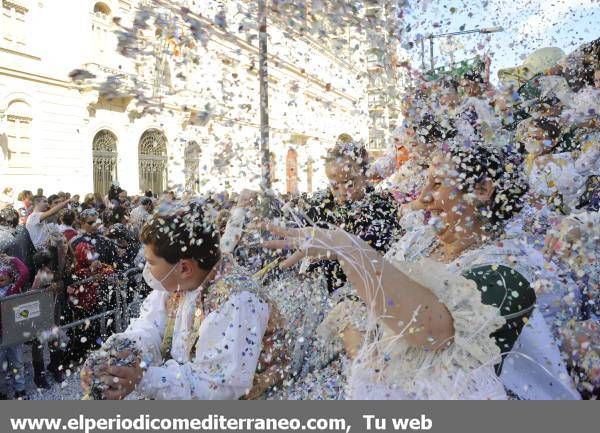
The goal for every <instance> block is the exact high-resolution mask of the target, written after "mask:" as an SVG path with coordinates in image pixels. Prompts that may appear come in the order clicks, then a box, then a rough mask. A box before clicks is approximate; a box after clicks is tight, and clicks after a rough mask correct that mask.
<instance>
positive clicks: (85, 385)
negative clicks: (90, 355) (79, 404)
mask: <svg viewBox="0 0 600 433" xmlns="http://www.w3.org/2000/svg"><path fill="white" fill-rule="evenodd" d="M92 375H93V372H92V369H91V367H90V366H89V365H88V363H87V361H86V362H85V363H84V364H83V367H82V369H81V371H80V372H79V384H80V385H81V389H83V393H84V394H88V393H89V392H90V387H91V386H92Z"/></svg>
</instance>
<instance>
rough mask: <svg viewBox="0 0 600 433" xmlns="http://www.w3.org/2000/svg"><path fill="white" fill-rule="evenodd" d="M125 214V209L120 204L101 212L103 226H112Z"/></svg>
mask: <svg viewBox="0 0 600 433" xmlns="http://www.w3.org/2000/svg"><path fill="white" fill-rule="evenodd" d="M126 215H127V209H125V208H124V207H122V206H116V207H114V208H112V209H106V210H105V211H104V212H102V222H103V223H104V225H105V226H112V225H113V224H117V223H120V222H121V221H122V220H123V217H125V216H126Z"/></svg>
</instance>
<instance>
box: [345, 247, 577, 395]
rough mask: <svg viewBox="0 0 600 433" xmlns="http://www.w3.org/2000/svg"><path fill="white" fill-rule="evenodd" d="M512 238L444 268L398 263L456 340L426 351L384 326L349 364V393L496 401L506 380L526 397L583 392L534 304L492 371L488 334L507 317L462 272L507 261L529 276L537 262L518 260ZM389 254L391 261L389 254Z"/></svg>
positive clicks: (493, 352) (495, 354)
mask: <svg viewBox="0 0 600 433" xmlns="http://www.w3.org/2000/svg"><path fill="white" fill-rule="evenodd" d="M510 242H511V241H510V240H507V241H506V243H505V244H504V245H503V246H502V248H498V247H497V246H495V245H491V246H488V247H484V248H481V249H478V250H474V251H471V252H468V253H466V254H463V256H461V257H460V258H459V259H458V260H456V261H454V262H453V263H450V264H449V265H447V266H446V265H443V264H440V263H437V262H434V261H431V260H428V259H421V260H419V261H418V262H415V263H412V264H408V263H403V262H396V261H395V265H396V266H397V267H398V268H400V269H402V270H403V271H405V272H406V273H407V274H408V275H410V277H411V278H413V279H414V280H415V281H418V282H419V283H420V284H422V285H424V286H426V287H429V288H430V289H431V290H432V291H433V292H434V293H435V294H436V295H437V296H438V297H439V299H440V300H441V301H442V302H443V303H444V304H445V305H446V307H447V308H448V310H449V312H450V314H451V315H452V317H453V320H454V328H455V338H454V342H453V344H452V346H451V347H450V348H448V349H446V350H443V351H438V352H435V353H432V352H426V351H424V350H422V349H416V348H410V347H408V346H407V345H406V344H405V343H404V342H403V341H402V339H401V338H398V337H399V336H396V335H393V334H392V333H391V332H390V330H389V329H386V328H385V326H384V330H383V339H382V340H381V342H378V343H376V344H375V345H373V346H372V347H371V348H369V347H367V348H365V349H364V350H363V353H362V354H361V356H359V357H358V359H357V360H356V361H355V362H354V364H353V365H352V367H351V369H350V372H349V379H348V381H349V391H348V397H349V398H356V399H396V398H397V399H406V398H410V399H495V398H504V397H505V394H504V386H505V387H506V388H507V389H510V390H511V391H513V392H514V393H516V394H517V395H518V396H519V397H521V398H527V399H578V398H580V397H579V394H578V393H577V392H576V391H575V389H574V387H573V384H572V383H571V381H570V379H569V377H568V375H567V372H566V368H565V366H564V364H563V363H562V361H561V359H560V354H559V352H558V347H557V345H556V342H555V341H554V339H553V337H552V335H551V333H550V331H549V329H548V326H547V325H546V323H545V321H544V319H543V317H542V316H541V314H539V312H537V310H534V312H533V314H532V316H531V319H530V321H529V322H528V324H527V325H526V326H525V327H524V328H523V331H522V332H521V334H520V336H519V338H518V339H517V342H516V343H515V345H514V347H513V350H512V352H511V354H509V355H507V357H506V359H505V361H504V364H503V369H502V374H501V376H500V378H498V377H497V376H496V374H495V372H494V370H493V365H494V364H495V363H497V362H498V360H499V356H500V349H499V348H498V347H497V346H496V344H495V341H494V339H493V338H492V337H490V334H491V333H492V332H494V331H495V330H497V329H498V328H500V327H501V326H502V325H503V324H504V319H503V318H502V317H501V316H500V313H499V311H498V309H497V308H494V307H491V306H487V305H484V304H482V302H481V294H480V292H479V291H478V289H477V287H476V285H475V283H474V282H472V281H469V280H466V279H465V278H463V277H462V276H461V275H460V274H461V273H462V272H463V271H464V270H466V269H471V268H473V267H475V266H483V265H494V264H496V265H499V264H505V265H506V266H509V267H511V268H513V269H516V270H517V271H518V272H520V273H521V274H522V275H523V276H524V277H525V278H526V279H528V280H529V281H531V279H532V278H534V277H535V270H534V268H535V267H530V266H527V264H528V261H527V260H524V259H522V260H519V259H518V258H517V257H518V256H519V252H518V251H519V247H518V246H516V245H515V246H513V247H511V246H509V245H508V244H509V243H510ZM399 243H400V244H402V240H401V241H400V242H399ZM391 251H392V250H391ZM394 251H395V252H396V254H403V253H401V252H402V251H403V248H402V245H396V247H395V249H394ZM411 255H412V256H414V251H413V253H412V254H411ZM387 258H388V260H392V261H394V258H393V257H390V255H388V256H387ZM340 309H341V308H340ZM386 342H387V347H386ZM390 343H393V344H390Z"/></svg>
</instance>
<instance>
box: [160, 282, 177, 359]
mask: <svg viewBox="0 0 600 433" xmlns="http://www.w3.org/2000/svg"><path fill="white" fill-rule="evenodd" d="M181 299H182V293H181V292H176V293H173V294H171V295H169V297H168V298H167V300H166V303H167V305H166V309H167V326H166V328H165V334H164V336H163V340H162V343H161V345H160V353H161V355H162V357H163V361H167V360H169V359H171V357H172V356H171V347H172V346H173V332H174V331H175V319H176V318H177V310H178V309H179V304H180V303H181Z"/></svg>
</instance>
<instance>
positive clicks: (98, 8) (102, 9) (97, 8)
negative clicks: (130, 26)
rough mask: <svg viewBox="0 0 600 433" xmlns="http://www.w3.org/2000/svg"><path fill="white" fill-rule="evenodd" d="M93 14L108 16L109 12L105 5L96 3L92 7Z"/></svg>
mask: <svg viewBox="0 0 600 433" xmlns="http://www.w3.org/2000/svg"><path fill="white" fill-rule="evenodd" d="M94 13H95V14H99V15H105V16H109V15H110V13H111V10H110V8H109V7H108V5H107V4H106V3H102V2H98V3H96V4H95V5H94Z"/></svg>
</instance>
